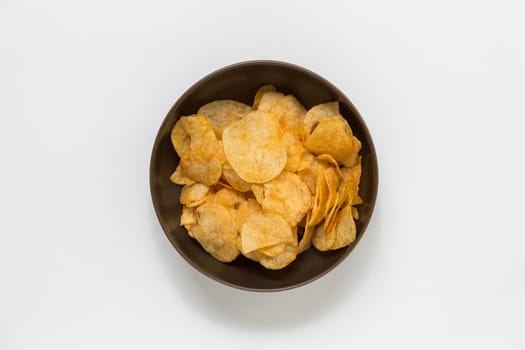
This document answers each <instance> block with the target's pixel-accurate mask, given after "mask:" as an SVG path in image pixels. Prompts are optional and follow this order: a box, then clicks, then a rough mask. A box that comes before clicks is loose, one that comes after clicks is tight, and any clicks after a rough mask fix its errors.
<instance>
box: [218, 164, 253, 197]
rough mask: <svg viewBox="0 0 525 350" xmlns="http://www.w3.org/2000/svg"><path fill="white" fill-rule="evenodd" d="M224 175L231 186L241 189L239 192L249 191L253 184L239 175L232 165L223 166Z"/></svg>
mask: <svg viewBox="0 0 525 350" xmlns="http://www.w3.org/2000/svg"><path fill="white" fill-rule="evenodd" d="M222 176H223V177H224V179H225V180H226V181H227V182H228V183H229V184H230V186H231V187H232V188H233V189H235V190H237V191H239V192H247V191H249V190H250V189H251V186H252V185H251V184H250V183H248V182H246V181H244V180H243V179H241V178H240V177H239V175H238V174H237V173H236V172H235V170H233V169H232V168H231V167H229V166H228V167H226V166H224V167H223V168H222Z"/></svg>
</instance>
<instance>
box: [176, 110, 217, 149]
mask: <svg viewBox="0 0 525 350" xmlns="http://www.w3.org/2000/svg"><path fill="white" fill-rule="evenodd" d="M171 143H172V144H173V147H174V148H175V151H176V152H177V154H178V155H179V157H180V158H183V157H184V156H185V155H186V153H188V152H190V151H196V150H199V151H200V152H201V153H203V154H209V155H216V154H217V153H218V152H219V151H220V148H221V147H220V144H219V142H218V140H217V137H216V136H215V132H214V131H213V128H212V126H211V124H210V121H209V119H208V118H207V117H206V116H204V115H199V114H194V115H191V116H186V117H180V118H179V120H178V121H177V123H176V124H175V126H174V127H173V129H172V131H171Z"/></svg>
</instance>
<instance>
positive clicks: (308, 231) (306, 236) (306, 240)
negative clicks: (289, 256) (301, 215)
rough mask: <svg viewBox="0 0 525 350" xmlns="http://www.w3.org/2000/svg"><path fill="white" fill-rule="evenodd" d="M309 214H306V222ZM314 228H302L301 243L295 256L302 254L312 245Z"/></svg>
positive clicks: (307, 226) (308, 226)
mask: <svg viewBox="0 0 525 350" xmlns="http://www.w3.org/2000/svg"><path fill="white" fill-rule="evenodd" d="M309 216H310V212H309V213H308V214H307V218H306V222H308V221H309V219H310V218H309ZM314 228H315V227H314V226H311V225H308V224H307V225H306V226H305V228H304V233H303V237H302V238H301V241H300V242H299V247H298V249H297V254H301V253H302V252H304V251H306V250H308V248H310V246H311V245H312V236H313V233H314Z"/></svg>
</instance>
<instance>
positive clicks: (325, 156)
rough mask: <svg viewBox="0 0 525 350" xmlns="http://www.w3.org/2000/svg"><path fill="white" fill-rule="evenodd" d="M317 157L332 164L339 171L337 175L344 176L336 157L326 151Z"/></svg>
mask: <svg viewBox="0 0 525 350" xmlns="http://www.w3.org/2000/svg"><path fill="white" fill-rule="evenodd" d="M316 159H317V160H320V161H325V162H327V163H328V164H330V165H331V166H333V167H334V168H335V171H336V172H337V175H339V176H340V177H342V176H343V174H342V173H341V168H339V164H338V163H337V161H336V160H335V159H334V157H332V156H331V155H329V154H326V153H325V154H321V155H318V156H317V157H316Z"/></svg>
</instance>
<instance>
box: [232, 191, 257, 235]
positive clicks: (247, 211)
mask: <svg viewBox="0 0 525 350" xmlns="http://www.w3.org/2000/svg"><path fill="white" fill-rule="evenodd" d="M255 212H262V207H261V205H260V204H259V203H258V202H257V201H256V200H255V199H253V198H248V200H246V201H244V202H242V203H241V204H240V205H239V208H238V209H237V218H236V221H237V230H238V231H239V232H241V230H242V226H243V225H244V223H245V222H246V220H248V218H249V217H250V215H252V214H253V213H255Z"/></svg>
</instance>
